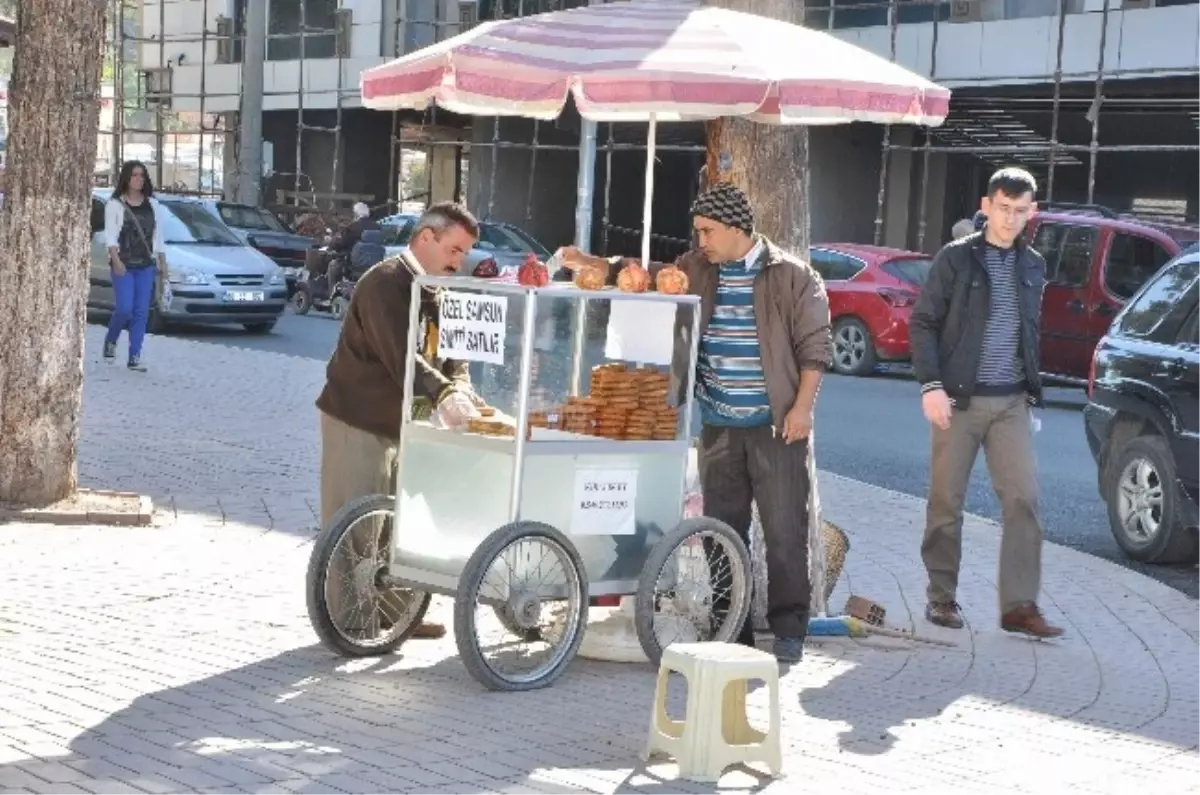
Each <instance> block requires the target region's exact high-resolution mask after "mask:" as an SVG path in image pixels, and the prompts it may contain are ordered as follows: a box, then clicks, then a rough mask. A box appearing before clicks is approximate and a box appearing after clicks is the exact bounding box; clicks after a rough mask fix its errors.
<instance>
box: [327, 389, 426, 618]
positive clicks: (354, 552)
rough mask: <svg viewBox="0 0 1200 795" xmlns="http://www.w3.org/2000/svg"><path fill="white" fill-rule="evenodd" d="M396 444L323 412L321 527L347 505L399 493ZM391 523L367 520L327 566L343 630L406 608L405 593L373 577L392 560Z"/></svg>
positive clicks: (333, 608) (332, 607)
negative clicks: (384, 586) (375, 583)
mask: <svg viewBox="0 0 1200 795" xmlns="http://www.w3.org/2000/svg"><path fill="white" fill-rule="evenodd" d="M396 462H397V449H396V443H395V442H393V441H391V440H390V439H385V438H383V437H382V436H376V435H375V434H373V433H367V432H366V431H360V430H359V429H357V428H352V427H351V426H349V425H347V424H346V423H344V422H342V421H341V420H338V419H334V418H333V417H330V416H329V415H328V414H326V413H324V412H321V527H322V529H324V528H327V527H329V525H330V524H331V523H332V521H333V519H334V517H335V516H336V515H337V513H338V511H340V510H341V509H342V508H343V507H344V506H346V505H348V504H349V503H351V502H354V501H355V500H357V499H359V498H360V497H367V496H371V495H375V494H394V493H395V488H396V484H395V473H396ZM391 536H392V522H391V520H384V519H364V520H361V521H360V522H358V524H357V525H356V526H355V527H354V529H353V530H351V531H350V538H349V543H348V544H343V545H342V546H341V547H339V548H338V550H337V551H336V552H335V554H334V556H333V559H332V560H331V561H330V564H329V573H328V580H327V584H326V591H325V594H326V602H327V603H328V605H329V614H330V616H332V617H333V619H334V621H335V623H337V625H338V626H339V627H341V628H342V629H343V630H351V631H373V630H375V629H377V628H378V622H379V621H380V620H382V621H383V622H384V623H386V622H387V621H388V620H393V621H394V620H395V619H396V618H398V617H399V616H400V615H402V614H403V613H404V612H405V610H406V609H407V608H408V606H409V605H408V601H409V598H408V597H407V595H406V594H407V592H404V591H394V590H386V591H385V590H380V589H378V588H376V587H374V586H373V584H372V583H373V579H372V578H371V577H370V576H369V575H370V571H371V569H373V568H377V567H378V562H385V561H386V560H387V559H388V555H389V551H388V547H389V546H390V545H391Z"/></svg>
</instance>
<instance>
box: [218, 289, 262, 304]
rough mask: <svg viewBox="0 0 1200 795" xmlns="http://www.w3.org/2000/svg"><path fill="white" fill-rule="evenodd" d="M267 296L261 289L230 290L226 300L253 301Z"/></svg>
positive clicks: (237, 301)
mask: <svg viewBox="0 0 1200 795" xmlns="http://www.w3.org/2000/svg"><path fill="white" fill-rule="evenodd" d="M265 298H266V296H264V295H263V293H262V291H261V290H228V291H227V292H226V293H225V300H226V301H233V302H235V303H253V302H256V301H262V300H264V299H265Z"/></svg>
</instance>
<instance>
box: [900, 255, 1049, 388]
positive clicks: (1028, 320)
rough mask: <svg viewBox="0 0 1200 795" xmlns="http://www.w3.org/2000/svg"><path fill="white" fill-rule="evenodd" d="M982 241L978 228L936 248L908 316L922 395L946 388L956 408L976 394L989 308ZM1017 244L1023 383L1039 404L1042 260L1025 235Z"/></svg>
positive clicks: (913, 363) (913, 359)
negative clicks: (976, 379)
mask: <svg viewBox="0 0 1200 795" xmlns="http://www.w3.org/2000/svg"><path fill="white" fill-rule="evenodd" d="M985 245H986V244H985V243H984V242H983V233H982V232H976V233H975V234H973V235H969V236H968V237H964V238H962V239H961V240H955V241H954V242H953V243H949V244H948V245H946V246H945V248H943V249H942V250H941V251H939V252H938V253H937V256H935V257H934V258H933V267H932V268H930V271H929V278H928V279H927V280H926V282H925V286H924V287H923V288H922V290H921V296H920V298H918V299H917V305H916V306H915V307H914V308H913V312H912V317H911V318H910V320H909V339H910V344H911V346H912V365H913V371H914V374H915V375H916V377H917V380H918V381H919V382H920V383H921V392H922V394H924V393H925V392H929V391H931V390H934V389H944V390H945V391H946V394H947V395H949V396H950V400H951V401H952V402H953V403H954V406H955V407H956V408H960V409H965V408H966V407H967V405H968V404H969V403H970V401H971V395H972V394H974V392H975V374H976V372H977V371H978V369H979V357H980V354H981V353H982V349H983V331H984V328H985V327H986V325H987V319H988V311H989V306H990V303H989V302H990V287H991V284H990V281H989V279H988V274H987V268H986V267H984V246H985ZM1016 246H1017V259H1016V266H1015V267H1016V268H1017V279H1018V284H1019V290H1020V300H1021V356H1022V358H1023V359H1024V362H1025V387H1026V390H1027V391H1028V393H1029V400H1030V402H1031V403H1032V404H1033V405H1035V406H1040V405H1041V404H1042V377H1041V375H1040V367H1041V360H1040V357H1039V346H1040V344H1041V321H1042V290H1043V289H1044V288H1045V286H1046V261H1045V260H1044V259H1042V255H1041V254H1038V253H1037V252H1036V251H1034V250H1033V249H1032V248H1030V247H1029V246H1028V245H1027V244H1026V243H1025V241H1024V240H1023V239H1018V241H1017V243H1016Z"/></svg>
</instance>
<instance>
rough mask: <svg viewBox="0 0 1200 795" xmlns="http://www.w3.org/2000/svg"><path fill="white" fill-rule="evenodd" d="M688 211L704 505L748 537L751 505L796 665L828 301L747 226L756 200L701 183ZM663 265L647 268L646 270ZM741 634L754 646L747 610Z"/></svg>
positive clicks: (589, 263)
mask: <svg viewBox="0 0 1200 795" xmlns="http://www.w3.org/2000/svg"><path fill="white" fill-rule="evenodd" d="M692 219H693V223H692V225H693V228H694V230H695V233H696V240H697V248H696V249H695V250H693V251H689V252H688V253H686V254H684V255H683V256H682V257H680V258H679V260H678V261H677V262H676V263H675V264H676V265H677V266H678V267H679V268H680V269H681V270H683V271H684V273H686V274H687V277H688V289H689V292H691V293H692V294H693V295H698V296H700V299H701V303H700V335H701V336H700V345H699V361H698V365H697V372H696V394H695V397H696V399H697V401H698V404H699V408H700V413H701V419H702V421H703V429H702V431H701V435H700V451H699V452H700V484H701V489H702V490H703V492H704V513H705V515H707V516H710V517H712V518H714V519H719V520H721V521H722V522H725V523H726V524H728V525H729V526H730V527H732V528H733V529H734V530H736V531H737V532H738V533H739V534H740V535H741V536H742V539H743V540H746V541H747V542H748V541H749V532H750V523H751V505H752V503H757V504H758V510H759V515H760V517H761V520H762V527H763V536H764V537H765V539H766V557H767V578H768V591H769V592H768V594H767V621H768V623H769V625H770V628H771V631H772V633H773V634H774V636H775V647H774V650H775V656H776V657H777V658H778V659H779V660H780V661H781V662H786V663H794V662H799V661H800V659H801V657H802V655H803V650H804V638H805V636H806V635H807V632H808V617H809V601H810V596H811V586H810V583H809V573H808V498H809V489H810V483H809V478H808V456H809V448H808V437H809V433H810V432H811V430H812V425H813V408H814V405H815V403H816V398H817V389H818V387H819V386H820V383H821V376H822V374H823V373H824V371H825V369H826V368H827V367H828V366H829V363H830V361H831V360H832V357H833V338H832V334H831V332H830V323H829V299H828V296H827V295H826V293H825V286H824V284H823V283H822V281H821V278H820V277H819V276H818V275H817V274H816V272H815V271H813V269H812V268H811V267H809V265H808V263H806V262H804V261H802V260H800V259H798V258H796V257H794V256H792V255H791V254H788V253H785V252H784V251H782V250H780V249H779V248H778V247H777V246H775V244H773V243H772V242H771V241H769V240H767V239H766V238H765V237H764V236H762V235H760V234H756V233H755V231H754V208H753V207H752V206H751V204H750V201H749V199H748V198H747V197H746V194H745V193H743V192H742V191H741V190H739V189H738V188H737V187H735V186H733V185H731V184H729V183H717V184H714V185H712V186H711V187H709V188H708V189H707V190H705V191H704V192H703V193H701V194H700V196H699V197H697V199H696V201H695V203H694V204H693V205H692ZM561 254H562V257H563V261H564V263H565V264H566V266H567V267H568V268H571V269H573V270H578V269H581V268H590V267H594V268H606V269H608V270H609V275H610V277H615V275H616V270H617V267H618V266H619V264H620V262H621V258H619V257H614V258H612V259H603V258H600V257H591V256H588V255H586V254H583V253H581V252H579V251H578V250H577V249H574V248H567V249H563V250H562V252H561ZM661 267H662V265H661V264H659V263H650V264H649V265H648V268H649V269H650V271H651V273H652V274H654V273H655V272H656V271H657V270H659V269H660V268H661ZM682 331H683V332H684V333H690V329H682ZM679 370H680V368H679V367H678V363H677V366H676V368H675V372H674V373H673V375H674V376H675V381H676V383H677V384H682V383H686V377H685V376H686V372H682V373H681V372H679ZM714 608H716V609H718V610H719V609H720V605H714ZM738 642H740V643H745V644H747V645H754V631H753V623H752V619H750V618H747V620H746V623H745V625H744V626H743V627H742V629H741V632H740V634H739V636H738Z"/></svg>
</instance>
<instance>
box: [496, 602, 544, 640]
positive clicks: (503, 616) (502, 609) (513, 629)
mask: <svg viewBox="0 0 1200 795" xmlns="http://www.w3.org/2000/svg"><path fill="white" fill-rule="evenodd" d="M492 610H493V611H495V613H496V620H497V621H499V622H500V626H502V627H504V630H505V631H506V632H508V633H510V634H512V635H516V636H517V637H518V638H520V639H521V640H523V641H525V642H526V643H533V642H534V641H535V640H538V639H539V638H541V636H542V630H541V628H539V627H523V626H521V622H520V620H519V619H518V618H517V617H516V616H514V615H512V610H511V609H510V608H509V606H508V605H507V604H504V605H497V606H496V607H493V608H492Z"/></svg>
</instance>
